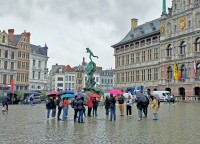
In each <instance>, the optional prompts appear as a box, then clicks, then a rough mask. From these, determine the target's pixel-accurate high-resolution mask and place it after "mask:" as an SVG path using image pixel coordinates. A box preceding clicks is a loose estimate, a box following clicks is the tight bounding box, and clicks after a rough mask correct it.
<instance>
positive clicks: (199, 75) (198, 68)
mask: <svg viewBox="0 0 200 144" xmlns="http://www.w3.org/2000/svg"><path fill="white" fill-rule="evenodd" d="M196 70H197V73H196V76H197V77H200V63H198V64H197V67H196Z"/></svg>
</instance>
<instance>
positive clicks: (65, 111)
mask: <svg viewBox="0 0 200 144" xmlns="http://www.w3.org/2000/svg"><path fill="white" fill-rule="evenodd" d="M68 107H69V100H68V98H63V116H62V121H66V119H67V115H68Z"/></svg>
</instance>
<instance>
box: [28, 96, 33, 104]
mask: <svg viewBox="0 0 200 144" xmlns="http://www.w3.org/2000/svg"><path fill="white" fill-rule="evenodd" d="M29 104H30V106H33V95H31V96H30V98H29Z"/></svg>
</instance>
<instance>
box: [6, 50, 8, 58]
mask: <svg viewBox="0 0 200 144" xmlns="http://www.w3.org/2000/svg"><path fill="white" fill-rule="evenodd" d="M5 58H8V51H7V50H5Z"/></svg>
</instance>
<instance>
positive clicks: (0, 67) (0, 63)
mask: <svg viewBox="0 0 200 144" xmlns="http://www.w3.org/2000/svg"><path fill="white" fill-rule="evenodd" d="M0 69H1V60H0Z"/></svg>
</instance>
